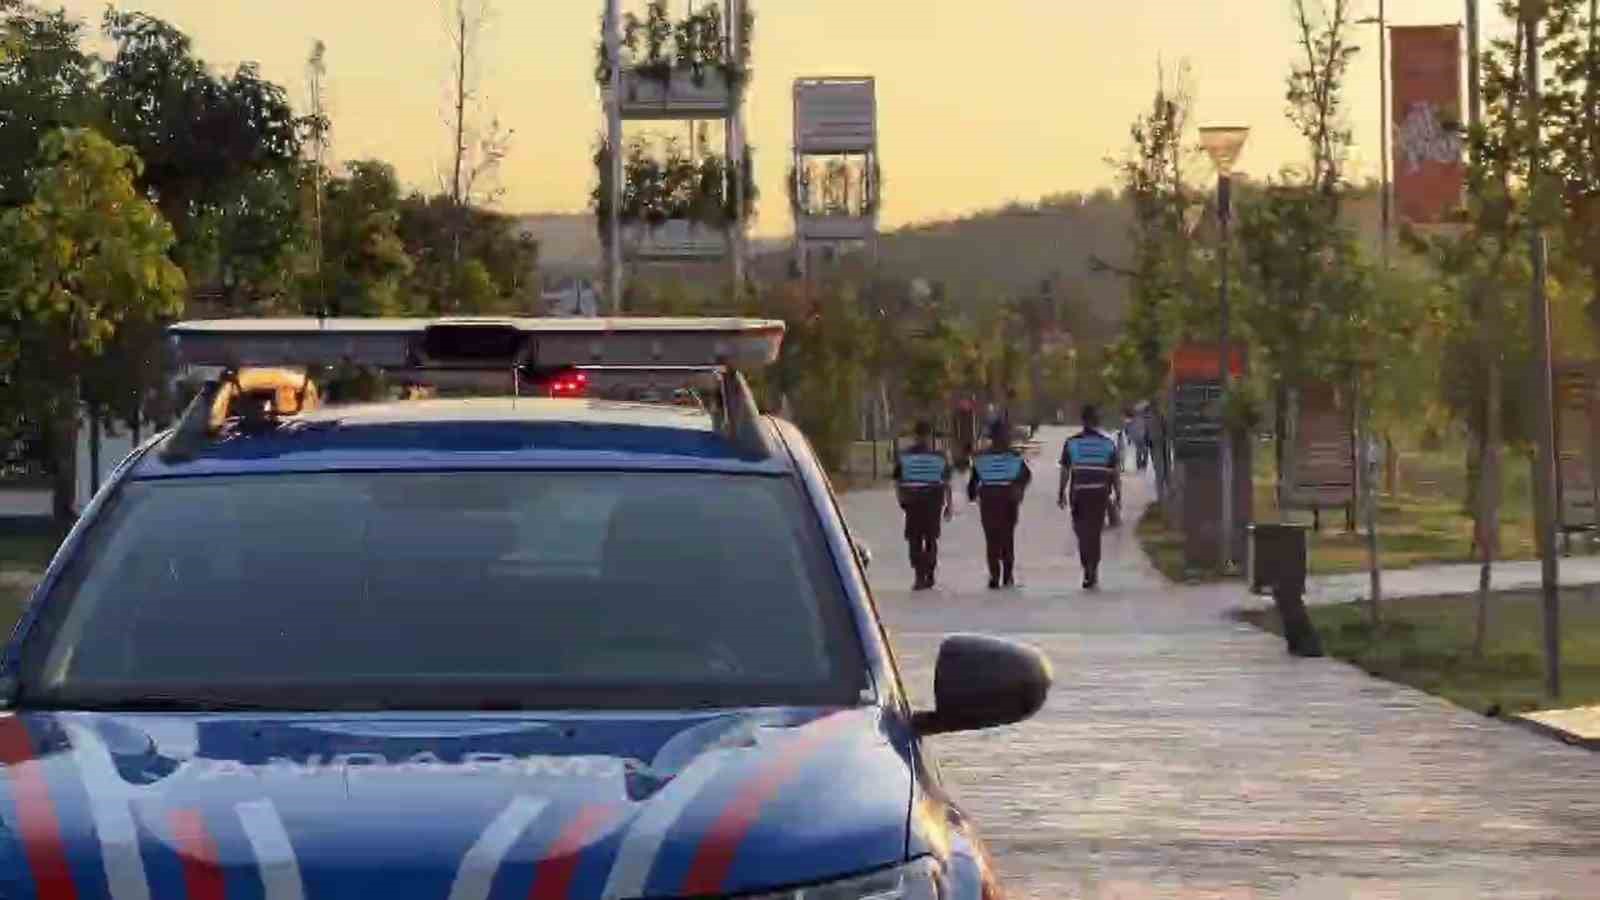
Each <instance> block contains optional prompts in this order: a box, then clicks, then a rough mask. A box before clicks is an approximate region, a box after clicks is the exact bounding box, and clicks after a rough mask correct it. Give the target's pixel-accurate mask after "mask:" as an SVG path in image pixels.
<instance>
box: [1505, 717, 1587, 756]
mask: <svg viewBox="0 0 1600 900" xmlns="http://www.w3.org/2000/svg"><path fill="white" fill-rule="evenodd" d="M1501 721H1503V722H1510V723H1511V724H1513V725H1519V726H1521V727H1523V728H1526V729H1527V730H1529V731H1531V732H1533V733H1534V734H1537V735H1539V736H1540V737H1545V738H1549V739H1551V740H1555V741H1560V742H1561V743H1563V744H1567V745H1568V746H1572V747H1581V748H1582V749H1584V750H1591V751H1595V750H1600V738H1589V737H1584V736H1582V735H1579V734H1573V733H1572V732H1570V731H1567V730H1565V729H1562V728H1557V727H1556V726H1554V725H1547V724H1545V723H1544V722H1540V721H1537V720H1535V719H1529V718H1527V717H1525V716H1506V717H1502V718H1501Z"/></svg>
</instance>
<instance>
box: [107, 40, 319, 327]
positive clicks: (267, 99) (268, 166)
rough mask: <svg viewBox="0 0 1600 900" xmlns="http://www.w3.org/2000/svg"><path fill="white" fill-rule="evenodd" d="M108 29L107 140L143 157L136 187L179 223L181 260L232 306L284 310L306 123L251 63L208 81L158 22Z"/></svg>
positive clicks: (300, 242)
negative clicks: (274, 306) (268, 306)
mask: <svg viewBox="0 0 1600 900" xmlns="http://www.w3.org/2000/svg"><path fill="white" fill-rule="evenodd" d="M103 31H104V33H105V36H106V38H107V39H108V40H109V41H110V42H111V43H112V44H113V46H114V47H115V53H114V55H113V56H112V58H111V59H110V60H109V61H108V62H107V63H106V66H105V74H104V77H103V78H102V79H101V81H100V83H99V85H98V86H97V93H98V94H99V96H100V97H101V98H102V100H103V102H104V104H105V110H106V118H107V121H108V122H109V129H110V131H109V133H110V134H111V136H112V137H113V139H115V140H117V141H118V142H120V143H124V144H127V145H129V146H131V147H132V148H133V149H134V151H135V152H136V153H138V154H139V157H140V158H141V159H142V160H144V163H145V168H144V171H143V173H142V175H141V177H140V180H139V186H140V188H141V189H142V190H143V191H144V192H145V193H146V194H148V195H150V196H153V197H155V198H156V202H157V203H158V204H159V205H160V207H161V210H162V213H163V215H164V216H165V217H166V219H167V220H168V221H169V222H170V223H172V227H173V229H174V231H175V233H176V235H177V240H178V243H177V246H176V247H175V248H174V251H173V255H174V258H175V259H176V260H177V261H178V262H179V264H180V265H182V266H183V267H184V269H185V271H186V272H187V273H188V274H189V278H190V280H191V281H193V282H194V283H196V284H199V285H206V286H210V287H215V288H220V289H221V292H222V297H223V301H224V303H225V304H226V305H227V306H229V307H230V308H235V309H248V308H260V307H261V306H262V305H263V304H272V303H281V302H282V300H283V295H284V293H285V292H286V291H287V290H288V285H289V277H288V276H287V275H286V274H285V273H286V272H290V271H292V268H293V265H294V260H295V259H296V257H297V256H298V255H299V254H300V253H302V252H303V248H304V246H305V244H306V241H307V238H306V235H305V233H304V224H303V217H302V216H300V215H299V214H298V211H297V207H296V203H297V195H298V193H299V188H298V180H299V177H300V174H299V168H300V150H301V138H302V134H303V130H304V125H305V121H304V120H302V119H300V118H298V117H296V116H295V114H294V111H293V109H292V108H291V106H290V103H289V99H288V97H287V95H286V94H285V93H284V91H283V88H281V87H280V86H278V85H276V84H273V83H272V82H270V81H268V80H266V79H264V78H262V77H261V74H260V71H259V70H258V69H257V67H256V66H255V65H254V64H251V63H246V64H243V65H241V66H239V67H238V68H237V69H236V70H235V71H234V72H233V73H232V74H231V75H227V76H218V75H213V74H212V73H211V72H210V71H209V70H208V69H207V68H206V65H205V62H204V61H203V60H201V59H199V58H198V57H197V56H195V54H194V48H193V43H192V41H191V40H190V38H189V37H188V35H186V34H184V33H183V32H182V31H180V30H178V29H177V28H176V27H174V26H172V25H171V24H169V23H167V22H165V21H163V20H161V19H158V18H156V17H154V16H150V15H146V14H144V13H137V12H126V13H125V12H119V11H116V10H108V11H107V12H106V14H105V18H104V20H103Z"/></svg>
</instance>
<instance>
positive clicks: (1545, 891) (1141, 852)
mask: <svg viewBox="0 0 1600 900" xmlns="http://www.w3.org/2000/svg"><path fill="white" fill-rule="evenodd" d="M1064 436H1065V432H1064V431H1059V430H1052V431H1050V432H1048V433H1047V435H1046V442H1045V447H1044V450H1043V451H1042V453H1041V455H1040V457H1039V458H1038V459H1036V460H1035V470H1036V471H1035V474H1036V476H1037V478H1038V480H1037V482H1036V486H1035V489H1034V490H1033V491H1032V492H1031V493H1030V496H1029V499H1028V503H1027V505H1026V508H1025V510H1024V514H1023V525H1022V530H1021V532H1020V533H1019V535H1018V542H1019V543H1018V549H1019V561H1020V569H1021V579H1022V581H1023V586H1022V587H1021V588H1020V589H1018V590H1017V591H1014V592H1000V593H991V592H989V591H987V590H985V589H984V584H985V582H986V580H987V575H986V574H985V572H984V565H983V558H982V554H983V542H982V533H981V530H980V528H979V526H978V520H977V511H976V510H975V509H973V508H970V507H967V506H966V504H965V502H964V501H958V507H959V508H960V512H959V514H958V516H957V519H956V521H955V522H953V523H952V524H950V525H949V526H947V530H946V536H945V541H944V545H943V557H944V562H943V564H942V565H941V568H940V576H941V583H942V586H941V588H939V589H938V590H936V591H933V592H929V593H921V594H912V593H910V592H909V591H908V590H907V587H908V586H909V584H910V580H911V573H910V570H909V567H908V564H907V563H906V561H905V559H904V556H905V553H904V544H903V542H902V541H901V540H900V520H899V511H898V509H897V508H896V507H895V504H894V497H893V493H892V491H888V490H876V491H867V492H861V493H855V494H850V495H848V496H846V497H845V498H844V505H845V508H846V514H847V515H848V516H849V518H850V521H851V524H852V527H853V528H854V529H855V530H856V531H857V535H858V537H861V538H865V539H866V540H867V541H868V542H869V543H870V544H871V546H872V548H873V550H874V552H875V557H876V562H875V565H874V571H873V582H874V587H875V590H876V593H877V597H878V601H879V604H880V605H881V607H882V608H883V612H884V615H885V618H886V619H887V621H888V622H889V626H890V630H891V632H892V634H893V640H894V643H895V647H896V649H897V651H898V653H899V655H900V657H901V663H902V668H903V671H904V675H905V677H906V679H907V682H908V685H909V687H910V689H911V691H912V693H913V694H914V695H917V696H920V697H923V698H927V697H928V696H929V695H930V694H931V687H932V683H933V675H932V665H933V661H934V659H935V656H936V653H937V648H938V643H939V640H940V638H941V637H942V636H943V635H945V634H947V633H950V632H956V631H965V630H981V631H986V632H991V633H998V634H1003V635H1007V636H1011V637H1015V638H1017V639H1020V640H1025V641H1028V642H1030V643H1033V644H1034V645H1036V646H1038V647H1040V648H1042V649H1043V650H1044V651H1045V652H1046V653H1048V654H1049V655H1050V657H1051V659H1052V660H1053V661H1054V663H1055V666H1056V689H1055V692H1054V694H1053V695H1052V698H1051V700H1050V703H1049V704H1048V705H1047V706H1046V708H1045V709H1044V711H1043V712H1041V714H1040V715H1039V716H1038V717H1037V718H1036V719H1035V720H1034V721H1032V722H1030V723H1027V724H1025V725H1023V726H1019V727H1016V728H1011V729H1003V730H999V731H994V732H987V733H979V734H969V735H952V736H948V737H943V738H938V739H936V741H937V749H938V751H939V753H940V756H941V759H942V760H943V761H944V767H945V771H946V776H947V777H948V778H949V779H950V780H951V781H952V782H953V785H954V788H955V791H956V793H957V795H958V796H960V797H961V798H962V799H963V801H964V802H965V804H966V806H967V807H968V810H969V812H970V813H972V815H973V816H974V817H975V818H976V819H977V821H978V822H979V823H980V824H981V826H982V827H983V830H984V833H985V834H986V835H987V837H988V839H989V841H990V844H991V845H992V847H993V848H994V850H995V851H996V854H997V856H998V859H999V862H1000V865H1001V867H1002V870H1003V871H1004V872H1005V873H1006V875H1007V876H1008V881H1009V883H1010V886H1011V888H1012V891H1013V894H1014V896H1016V897H1021V898H1033V900H1061V898H1067V897H1091V898H1103V897H1104V898H1109V897H1117V898H1145V897H1171V898H1178V897H1184V898H1190V897H1194V898H1199V897H1228V898H1245V897H1249V898H1257V897H1295V898H1301V897H1304V898H1344V897H1384V898H1401V897H1405V898H1413V897H1421V898H1445V897H1449V898H1461V897H1514V898H1520V897H1527V898H1534V897H1600V783H1597V781H1596V779H1595V775H1596V774H1597V773H1600V757H1596V756H1595V755H1594V754H1592V753H1590V752H1589V751H1585V750H1581V749H1577V748H1572V747H1566V746H1563V745H1561V744H1558V743H1556V742H1554V741H1551V740H1549V739H1547V738H1544V737H1540V736H1538V735H1535V734H1532V733H1530V732H1529V731H1527V730H1526V729H1523V728H1519V727H1515V726H1512V725H1508V724H1505V723H1502V722H1498V721H1495V720H1490V719H1485V718H1483V717H1481V716H1478V715H1475V714H1473V713H1470V712H1467V711H1466V710H1463V709H1459V708H1457V707H1454V706H1451V705H1449V704H1448V703H1445V702H1444V701H1442V700H1438V699H1435V698H1433V697H1429V696H1427V695H1425V694H1422V693H1419V692H1417V691H1413V690H1411V689H1408V688H1405V687H1401V686H1398V685H1394V684H1390V683H1388V682H1384V681H1379V680H1376V679H1372V678H1369V677H1368V676H1366V675H1365V674H1363V673H1361V672H1359V671H1358V670H1356V669H1354V668H1351V667H1349V666H1346V665H1344V664H1342V663H1339V662H1336V661H1333V660H1297V659H1293V658H1290V657H1289V656H1287V655H1286V654H1285V653H1284V652H1283V650H1282V644H1281V642H1280V641H1279V640H1277V639H1276V638H1273V637H1270V636H1268V635H1265V634H1262V633H1260V632H1258V631H1256V630H1255V629H1252V628H1250V627H1248V626H1244V625H1240V624H1238V623H1235V622H1232V621H1230V620H1229V619H1228V618H1227V617H1226V615H1225V613H1226V611H1227V610H1228V609H1229V608H1230V607H1232V606H1236V605H1238V604H1239V603H1240V602H1241V601H1242V600H1243V599H1244V598H1243V597H1242V595H1241V592H1240V589H1239V588H1238V587H1237V586H1205V587H1193V588H1181V587H1176V586H1173V585H1171V584H1168V583H1167V582H1165V581H1164V580H1163V579H1162V578H1161V576H1160V575H1159V574H1157V573H1156V572H1155V571H1154V570H1152V569H1151V568H1150V566H1149V565H1148V564H1147V563H1146V561H1145V559H1144V555H1143V553H1142V552H1140V550H1139V547H1138V544H1137V541H1136V540H1135V538H1134V536H1133V533H1132V529H1131V528H1129V527H1124V528H1123V529H1121V530H1120V531H1118V532H1114V533H1111V534H1109V535H1108V540H1107V543H1106V550H1107V562H1106V564H1105V571H1103V573H1102V583H1103V585H1104V589H1103V590H1102V591H1101V592H1100V593H1097V594H1086V593H1084V592H1083V591H1081V590H1079V589H1078V587H1077V584H1078V581H1079V579H1080V574H1079V572H1078V568H1077V565H1076V562H1075V560H1070V559H1069V558H1068V557H1069V555H1075V551H1073V549H1072V545H1071V536H1070V529H1069V528H1068V526H1067V522H1066V516H1065V514H1064V513H1061V512H1059V511H1057V510H1056V509H1055V506H1054V499H1055V479H1056V472H1055V467H1054V460H1055V459H1056V458H1057V456H1058V454H1059V447H1060V441H1061V440H1062V439H1063V438H1064ZM1147 502H1148V488H1147V487H1146V486H1143V485H1135V486H1133V487H1132V488H1131V489H1130V492H1129V499H1128V509H1127V512H1128V513H1129V516H1128V521H1130V522H1132V521H1137V514H1138V512H1139V511H1140V509H1142V507H1143V505H1144V504H1145V503H1147Z"/></svg>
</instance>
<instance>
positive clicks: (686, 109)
mask: <svg viewBox="0 0 1600 900" xmlns="http://www.w3.org/2000/svg"><path fill="white" fill-rule="evenodd" d="M733 97H734V88H733V86H732V85H730V84H729V83H728V78H727V76H726V75H725V74H723V72H722V70H721V69H718V68H715V67H709V66H708V67H707V68H706V69H705V71H704V72H702V73H700V76H699V77H698V78H696V77H695V76H694V75H693V74H692V73H690V72H687V71H684V70H681V69H674V70H673V71H672V74H671V75H669V76H668V77H667V78H666V79H665V80H658V79H656V78H654V77H651V76H647V75H644V74H642V73H641V72H639V71H638V70H635V69H625V70H623V72H622V96H621V97H619V98H618V103H617V105H618V107H619V108H620V110H621V113H622V118H624V119H627V120H644V121H651V120H657V121H659V120H679V119H726V118H728V117H729V116H731V115H732V114H733Z"/></svg>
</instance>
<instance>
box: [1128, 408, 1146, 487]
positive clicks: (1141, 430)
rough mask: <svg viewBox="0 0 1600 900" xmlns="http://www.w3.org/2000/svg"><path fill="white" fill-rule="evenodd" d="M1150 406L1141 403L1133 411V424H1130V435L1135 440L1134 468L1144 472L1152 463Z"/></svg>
mask: <svg viewBox="0 0 1600 900" xmlns="http://www.w3.org/2000/svg"><path fill="white" fill-rule="evenodd" d="M1148 408H1149V407H1148V406H1143V405H1141V406H1140V408H1138V409H1136V410H1134V411H1133V419H1132V424H1131V425H1129V426H1128V431H1129V436H1130V438H1131V439H1132V440H1133V456H1134V468H1135V469H1136V470H1138V471H1139V472H1141V473H1142V472H1144V470H1145V469H1146V468H1148V467H1149V465H1150V420H1149V418H1148V413H1147V410H1148Z"/></svg>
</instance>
